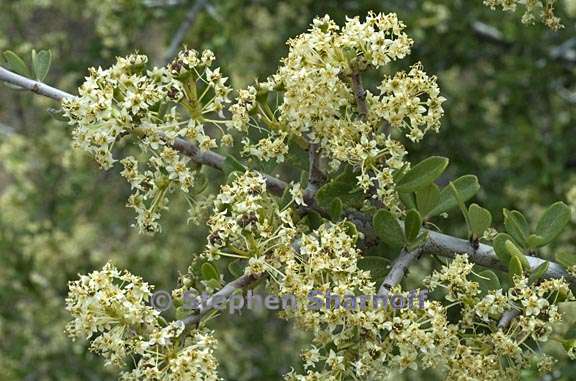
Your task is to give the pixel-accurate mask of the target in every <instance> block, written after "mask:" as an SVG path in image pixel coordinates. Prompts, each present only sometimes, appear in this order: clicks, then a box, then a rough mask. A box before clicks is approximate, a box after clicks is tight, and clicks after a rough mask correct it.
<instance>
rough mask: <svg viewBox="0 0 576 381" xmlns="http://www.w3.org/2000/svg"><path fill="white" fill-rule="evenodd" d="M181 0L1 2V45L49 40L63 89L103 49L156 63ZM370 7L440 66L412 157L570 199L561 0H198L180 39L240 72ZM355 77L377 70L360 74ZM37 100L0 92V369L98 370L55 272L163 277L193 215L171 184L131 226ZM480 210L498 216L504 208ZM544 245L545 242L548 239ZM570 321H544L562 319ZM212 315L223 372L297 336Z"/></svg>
mask: <svg viewBox="0 0 576 381" xmlns="http://www.w3.org/2000/svg"><path fill="white" fill-rule="evenodd" d="M192 5H193V2H192V1H184V0H182V1H168V0H166V1H162V0H158V1H142V0H123V1H112V0H106V1H90V0H80V1H76V0H19V1H10V0H7V1H2V2H1V3H0V50H4V49H11V50H14V51H16V52H18V53H20V54H22V55H23V56H28V55H29V54H30V51H31V50H32V48H36V49H47V48H49V49H51V51H52V52H53V54H54V58H53V61H54V62H57V63H58V64H55V65H53V66H54V69H53V70H52V71H51V73H50V74H49V76H48V78H47V81H48V82H50V83H54V84H56V85H58V86H59V87H61V88H65V89H75V88H76V87H77V86H76V85H77V84H78V83H79V81H81V78H80V76H81V73H85V72H87V68H88V67H90V66H98V65H102V66H106V67H107V66H110V64H111V62H112V60H113V58H114V56H115V55H126V54H128V53H130V52H132V51H133V50H136V49H138V50H140V51H142V52H145V53H147V54H149V55H150V56H151V57H152V58H153V60H154V61H156V62H161V60H162V57H163V54H164V52H165V50H166V47H167V46H168V45H169V42H170V40H171V39H172V37H173V35H174V33H175V31H176V30H177V28H178V26H179V25H180V23H181V22H182V20H183V18H184V15H185V13H186V11H187V9H188V8H190V7H191V6H192ZM370 10H372V11H375V12H390V11H393V12H396V13H398V15H399V18H400V19H402V20H403V21H404V22H405V23H406V25H407V31H408V34H409V35H410V36H412V37H413V38H414V40H415V45H414V47H413V53H412V57H413V58H412V59H414V60H420V61H422V63H423V64H424V66H425V68H426V70H427V71H428V72H429V73H435V74H437V75H438V77H439V85H440V87H441V89H442V94H443V95H444V96H445V97H446V98H447V99H448V100H447V102H446V103H445V104H444V108H445V110H446V114H445V116H444V119H443V128H442V129H441V130H440V133H439V134H438V135H436V136H433V137H431V138H430V139H428V140H427V141H426V142H425V143H423V144H421V145H419V146H418V147H410V150H409V151H410V153H411V157H410V159H411V160H412V161H413V162H417V161H418V159H419V158H421V157H424V155H425V153H429V152H434V153H438V154H442V155H444V156H449V157H450V158H451V162H452V163H453V164H452V165H451V167H450V170H449V172H448V174H447V175H445V178H443V179H441V180H442V181H444V182H447V181H448V180H451V179H453V178H456V177H457V176H459V175H462V174H465V173H475V174H477V175H478V177H479V178H480V181H481V183H482V185H483V192H482V193H481V194H480V195H479V196H478V199H479V200H481V201H482V204H483V205H484V206H486V207H488V209H491V210H498V209H500V208H502V207H507V208H515V209H521V210H524V211H526V212H527V213H526V214H527V215H528V216H529V217H532V218H531V219H532V220H535V218H536V217H537V216H539V215H540V214H541V213H542V210H543V208H544V207H545V206H546V205H549V204H550V203H551V202H552V201H554V200H557V199H561V200H565V201H567V202H568V203H569V204H570V205H571V206H572V207H573V208H575V209H576V176H575V175H574V173H576V172H575V171H576V139H574V133H575V132H576V129H575V128H574V126H575V123H576V113H575V111H574V106H575V104H576V81H575V79H574V78H575V68H576V40H575V39H574V32H575V31H576V27H575V22H574V21H575V20H576V18H575V17H576V2H575V1H573V0H564V1H558V2H557V3H556V10H555V14H556V15H558V16H559V17H560V19H561V22H562V23H563V24H564V25H565V27H564V28H563V29H560V30H558V31H551V30H550V29H548V28H546V26H545V25H542V24H540V23H537V24H535V25H525V24H522V23H521V18H522V13H521V12H517V13H516V14H514V13H510V12H502V11H492V10H490V9H489V8H487V7H485V6H483V5H482V1H480V0H478V1H467V0H425V1H417V0H393V1H385V2H384V1H376V0H366V1H362V0H345V1H336V0H327V1H311V0H294V1H290V2H286V1H253V0H223V1H212V2H210V1H209V2H208V6H207V7H206V8H204V9H203V10H201V11H200V13H199V14H198V16H197V19H196V22H195V23H194V25H193V26H192V28H190V30H189V31H188V33H187V35H186V39H185V43H186V44H187V45H188V46H190V47H192V48H198V49H201V48H210V49H212V50H213V51H214V52H215V54H216V56H217V57H218V64H219V65H220V66H222V69H223V72H225V73H230V75H231V80H232V82H233V83H234V84H235V85H239V86H243V85H246V84H249V83H251V82H252V81H253V80H254V79H255V78H256V77H260V78H262V79H263V78H265V76H266V75H268V74H271V73H273V72H274V71H275V70H276V67H277V63H278V61H279V59H280V58H281V57H284V56H286V53H287V46H286V45H285V44H284V42H285V41H286V40H287V39H288V38H290V37H294V36H295V35H297V34H298V33H301V32H302V31H303V29H304V28H306V26H307V25H309V23H310V21H311V20H312V18H313V17H315V16H321V15H324V14H330V15H331V17H332V18H334V19H335V20H336V21H337V22H339V23H342V22H343V21H344V17H345V15H348V16H353V15H360V16H365V15H366V14H367V12H368V11H370ZM409 63H413V62H408V63H406V62H404V63H403V64H402V65H408V64H409ZM406 67H407V66H405V67H403V69H405V68H406ZM365 83H366V85H367V87H368V88H374V87H375V85H376V83H375V82H371V81H370V79H369V78H368V79H366V80H365ZM51 105H52V104H51V103H50V102H48V101H46V100H43V99H38V98H32V97H29V96H25V95H22V94H15V93H14V92H13V91H12V90H8V89H2V90H1V91H0V122H2V125H0V166H1V168H2V169H1V171H0V192H1V194H0V378H2V379H6V380H18V379H30V380H52V379H58V380H65V379H70V380H75V379H101V378H113V375H112V374H107V373H104V368H103V366H102V364H101V360H99V359H97V358H95V357H94V356H93V355H91V354H90V353H89V352H88V351H87V350H86V349H85V345H84V343H70V341H69V340H68V339H67V338H66V337H65V335H64V331H63V330H64V325H65V323H66V321H67V320H68V316H67V313H66V312H65V310H64V297H65V295H66V291H67V282H68V280H72V279H76V277H77V274H78V273H87V272H90V271H92V270H94V269H99V268H101V267H102V266H103V265H104V263H106V262H107V261H112V262H113V263H114V264H116V265H117V266H119V267H122V268H127V269H129V270H130V271H131V272H133V273H136V274H139V275H140V276H142V277H143V278H144V279H146V280H147V281H149V282H151V283H154V284H156V285H157V287H159V288H162V289H172V288H175V287H176V284H175V282H176V279H177V277H178V272H186V271H187V267H188V265H189V264H190V262H191V256H192V255H193V254H194V253H195V252H198V251H200V250H201V249H202V247H203V245H204V241H203V240H204V237H205V236H206V230H205V228H204V227H203V224H200V225H186V224H184V223H183V221H182V219H181V218H175V217H174V216H175V215H176V214H177V211H179V210H180V211H182V210H186V209H187V208H188V206H187V205H186V203H185V201H184V200H178V201H176V202H177V204H176V205H172V207H171V212H170V213H168V215H167V216H166V217H165V221H164V222H163V224H165V228H164V230H165V231H169V232H170V233H169V234H160V235H156V236H154V237H143V236H141V235H138V234H137V231H136V230H135V229H133V228H130V225H131V224H132V220H133V216H132V213H131V211H130V210H129V209H127V208H125V205H124V204H125V202H126V199H127V197H128V195H129V192H130V190H129V189H128V187H127V185H126V184H125V183H124V182H123V181H122V180H121V179H120V176H119V174H118V173H116V172H106V173H103V172H101V171H99V170H98V169H97V168H96V165H95V164H94V163H93V161H92V160H90V159H88V158H86V157H85V156H84V155H83V154H81V153H80V152H75V151H71V150H70V145H71V142H70V131H69V130H67V129H64V128H63V127H62V123H56V122H54V121H51V120H49V118H47V117H46V114H45V113H43V112H42V111H43V110H45V109H46V108H48V107H50V106H51ZM203 171H205V172H206V175H207V176H208V177H211V176H213V173H212V172H211V170H209V169H206V170H203ZM178 203H179V204H178ZM452 214H454V216H452V215H451V216H450V217H449V219H448V220H446V226H447V227H449V226H452V227H454V226H457V225H456V224H449V223H448V222H449V221H451V219H453V218H455V217H457V216H456V213H452ZM493 217H494V220H495V225H496V226H502V223H503V216H500V215H494V216H493ZM459 226H462V224H459ZM448 229H450V228H448ZM453 230H454V229H453ZM455 230H456V231H453V232H454V233H460V232H461V230H460V231H458V230H457V229H455ZM575 240H576V236H575V235H574V233H573V232H571V231H567V232H565V233H564V234H563V235H562V236H561V237H560V242H559V243H556V244H555V246H552V248H553V249H554V250H555V251H557V250H565V251H574V250H575V249H576V247H575V246H576V245H575V243H576V242H575ZM547 250H548V249H547ZM545 254H547V255H548V256H549V257H548V258H550V259H551V258H552V250H548V251H547V252H545ZM427 266H431V265H430V263H427V262H424V264H422V265H421V266H420V267H419V268H416V269H415V270H414V272H413V274H412V275H411V278H410V281H413V279H412V278H414V279H416V278H418V274H420V275H421V274H424V273H428V272H429V271H424V270H427ZM419 278H422V276H420V277H419ZM414 285H415V286H416V283H414ZM569 323H570V322H569ZM569 323H568V324H566V325H565V326H562V327H559V330H560V332H562V331H564V330H568V329H571V328H570V324H569ZM216 324H217V327H218V328H219V329H217V330H216V332H217V334H218V337H219V338H220V339H221V340H220V348H219V349H218V351H219V359H220V362H221V367H222V371H221V375H222V376H223V377H225V378H226V379H238V380H269V379H277V378H279V377H280V375H281V374H284V373H286V371H288V370H289V369H290V367H292V366H297V363H298V360H297V358H296V356H297V353H298V348H299V346H300V345H301V344H302V343H303V342H305V341H306V338H305V337H299V336H298V334H297V333H295V332H293V331H292V330H290V329H289V327H287V326H286V324H285V323H284V322H280V321H276V320H272V321H271V317H270V316H269V315H268V314H263V315H258V314H256V315H254V316H252V315H249V316H244V317H243V318H241V319H236V320H235V321H234V324H226V322H221V321H220V322H218V323H216ZM553 350H555V351H557V352H558V358H560V363H559V365H558V366H557V367H556V369H557V372H556V373H555V374H552V375H551V376H552V377H557V378H560V379H564V380H570V379H574V377H576V367H575V366H574V364H573V362H570V361H568V360H567V359H565V357H563V356H564V355H563V354H562V353H563V352H562V350H561V348H560V347H559V346H558V347H553ZM562 359H564V360H562ZM419 376H422V377H424V376H423V374H419ZM433 376H434V375H429V374H428V375H426V377H433ZM406 377H408V378H409V379H414V378H416V377H418V376H417V375H415V374H412V373H409V374H408V375H407V376H406ZM525 377H526V379H537V378H536V377H537V376H536V375H533V374H529V373H527V374H525Z"/></svg>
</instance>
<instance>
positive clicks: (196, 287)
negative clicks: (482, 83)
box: [0, 2, 576, 380]
mask: <svg viewBox="0 0 576 381" xmlns="http://www.w3.org/2000/svg"><path fill="white" fill-rule="evenodd" d="M486 3H487V4H488V5H490V6H492V7H495V6H496V5H502V6H503V8H504V9H506V10H508V9H513V7H514V6H515V3H514V4H509V3H506V4H503V3H502V4H501V3H498V2H486ZM536 3H538V4H537V5H535V3H533V2H528V3H526V4H525V5H526V7H527V13H526V14H527V15H528V16H526V15H525V17H524V19H525V20H527V21H531V20H533V18H534V17H543V20H544V22H545V23H546V24H547V25H548V26H550V27H551V28H553V29H554V28H558V25H559V24H558V20H557V19H551V17H552V16H551V13H549V12H551V7H552V4H553V2H548V3H546V6H544V5H543V4H541V2H536ZM538 6H540V7H544V8H543V9H544V11H543V12H544V13H543V14H544V16H542V15H541V14H540V13H538V12H537V10H536V8H537V7H538ZM538 9H540V8H538ZM536 15H538V16H536ZM405 29H406V27H405V25H404V23H402V22H401V21H400V20H399V19H398V17H397V16H396V14H393V13H389V14H381V13H379V14H376V13H369V14H368V15H367V16H366V18H365V19H363V20H362V19H360V18H359V17H354V18H347V19H346V22H345V24H344V25H342V26H339V25H338V24H337V23H336V22H335V21H333V20H332V19H331V18H330V17H329V16H324V17H320V18H316V19H314V21H313V22H312V24H311V26H310V29H309V30H308V31H307V32H306V33H303V34H301V35H298V36H297V37H295V38H293V39H291V40H289V42H288V53H287V56H286V58H284V59H283V60H282V61H281V64H280V67H279V68H278V70H277V71H276V72H275V74H273V75H271V76H270V77H268V78H267V79H266V80H264V81H260V82H258V81H257V82H256V83H255V84H253V85H251V86H248V87H246V88H244V89H233V88H232V86H231V85H229V84H228V78H227V77H226V76H225V75H224V74H222V73H221V70H220V68H218V67H215V66H214V62H215V57H214V54H213V53H212V52H211V51H210V50H204V51H203V52H198V51H196V50H193V49H184V50H182V51H181V52H180V53H179V54H178V55H177V56H176V57H175V58H174V59H173V60H172V61H171V62H170V63H169V64H167V65H166V66H164V67H156V66H153V65H150V64H149V62H148V61H149V59H148V57H147V56H146V55H140V54H133V55H130V56H127V57H124V58H118V59H117V60H116V63H115V64H114V65H113V66H112V67H110V68H109V69H102V68H92V69H90V70H89V75H88V77H86V80H85V82H84V83H83V84H82V85H81V86H80V88H79V90H78V96H77V97H76V96H65V97H63V99H62V109H63V115H64V117H65V118H66V119H67V120H68V122H69V124H70V125H73V126H74V131H73V133H72V135H73V140H74V145H75V146H76V147H77V148H80V149H81V150H83V151H85V152H86V153H87V154H89V155H90V156H92V157H93V158H94V159H95V160H96V162H97V163H98V164H99V165H100V166H101V167H102V169H104V170H110V169H111V168H113V167H114V166H115V165H116V163H117V162H120V164H121V166H122V170H121V173H120V174H121V176H122V177H124V178H125V179H126V180H127V182H128V183H129V186H130V188H131V190H132V194H131V195H130V196H129V198H128V203H127V204H128V206H129V207H130V208H132V209H134V210H135V212H136V225H137V227H138V230H139V232H141V233H147V234H155V233H161V219H162V217H163V216H162V214H163V212H164V213H165V212H166V211H167V210H169V209H172V210H174V209H177V210H180V208H179V207H180V206H181V205H182V204H179V203H178V199H179V197H180V198H183V199H184V200H185V201H186V203H187V204H188V206H189V210H188V221H189V222H194V223H196V224H198V225H202V224H205V225H206V226H207V229H208V232H207V236H206V244H205V245H204V248H203V250H202V251H201V252H200V253H198V254H197V255H195V256H194V257H192V258H190V261H191V266H190V268H189V271H188V273H186V274H181V275H180V277H179V287H178V288H176V289H175V290H174V291H173V292H172V298H173V300H174V303H175V307H176V308H175V317H174V318H173V319H172V318H171V317H169V316H168V314H162V313H161V312H160V311H159V310H156V309H155V308H154V305H153V298H154V295H155V294H153V289H154V287H153V286H152V285H150V284H148V283H146V282H145V281H144V280H143V279H142V278H141V277H138V276H136V275H133V274H131V273H130V272H128V271H120V270H118V269H117V268H116V267H115V266H113V265H112V264H110V263H108V264H106V265H105V266H104V268H103V269H102V270H96V271H93V272H91V273H90V274H89V275H81V276H80V279H79V280H76V281H73V282H71V283H70V284H69V293H68V297H67V299H66V309H67V310H68V312H69V313H70V315H71V316H72V321H71V322H70V323H69V324H68V326H67V330H66V331H67V333H68V335H69V336H71V337H72V338H73V339H82V340H88V341H90V342H91V344H90V350H91V351H92V352H94V353H96V354H98V355H100V356H101V357H103V358H104V360H105V366H107V367H110V368H113V369H115V370H118V371H119V373H120V378H121V379H126V380H141V379H145V380H189V379H198V380H217V379H219V376H218V372H217V368H218V361H217V358H216V355H215V353H216V346H217V340H216V338H215V333H214V332H213V331H212V330H211V329H210V328H209V322H210V321H211V320H212V319H213V318H215V317H216V315H217V313H215V309H216V307H215V304H216V301H215V297H216V296H219V297H223V298H224V299H225V300H226V299H228V298H230V297H231V296H232V295H233V294H234V293H236V292H242V291H243V290H245V289H248V288H251V287H258V286H262V287H263V288H265V289H267V290H268V291H271V292H274V293H276V294H277V295H279V296H288V295H295V296H296V297H297V298H298V299H299V300H302V301H303V300H306V299H307V298H308V297H309V295H310V292H311V291H312V290H319V291H321V292H323V293H331V294H334V295H338V296H340V297H342V298H343V299H344V298H345V297H354V296H358V295H374V294H376V295H380V296H383V297H386V295H388V294H389V293H390V292H395V293H396V294H405V295H406V296H407V297H408V298H410V297H411V296H410V294H409V292H408V291H407V290H406V289H404V288H403V286H402V285H401V281H402V279H403V277H404V276H405V275H406V272H407V269H408V267H409V266H410V265H411V264H412V263H413V262H416V261H417V260H419V259H420V258H421V257H422V256H425V255H428V256H434V257H438V256H443V257H448V258H450V259H451V261H450V262H449V263H443V262H442V265H441V266H440V267H438V268H436V269H432V271H431V274H430V275H429V276H427V277H425V279H424V281H423V282H422V283H421V284H420V285H419V287H424V286H425V287H427V288H428V290H429V291H430V292H431V299H430V300H428V301H426V302H425V303H423V305H422V306H421V308H418V309H411V308H401V309H395V308H394V309H392V308H384V309H380V308H375V307H376V306H374V305H370V304H369V305H368V306H367V308H365V309H352V310H350V309H344V308H326V309H320V310H312V309H310V308H307V306H306V303H302V302H301V303H299V304H298V307H297V308H295V309H289V310H285V311H282V312H281V313H279V315H280V317H282V318H284V319H286V320H288V321H291V322H293V323H294V325H295V326H296V327H298V328H299V329H302V330H304V331H306V332H308V333H309V334H310V343H309V345H308V346H307V347H306V348H305V349H304V350H303V351H302V354H301V355H302V360H303V362H302V366H301V367H299V368H298V369H292V370H290V371H287V372H285V378H286V379H287V380H344V379H346V380H347V379H382V378H385V377H390V376H394V375H395V374H396V373H397V372H403V371H408V370H409V369H410V370H423V369H429V368H434V369H437V370H438V371H439V372H442V374H443V375H444V377H446V379H450V380H451V379H456V380H490V379H494V380H499V379H503V378H509V377H510V378H512V379H517V378H519V377H520V374H521V372H522V371H523V370H525V369H528V368H536V369H538V371H540V372H541V373H549V372H551V371H552V366H553V363H554V359H553V357H551V356H550V355H549V354H547V353H546V352H545V351H544V350H543V349H542V347H541V345H542V343H545V342H547V341H548V340H550V339H557V340H558V341H559V342H560V343H561V344H562V345H563V346H564V349H565V350H566V353H567V355H568V356H569V357H570V358H572V359H573V358H574V357H575V349H574V348H575V347H576V341H575V340H571V339H569V338H555V337H554V335H553V330H554V328H555V325H556V324H557V323H558V322H561V321H562V320H563V313H562V311H561V308H562V306H563V305H565V304H569V303H571V302H574V301H575V299H574V295H573V292H572V290H571V287H574V286H575V285H576V278H575V276H576V275H575V272H576V271H575V270H574V269H575V268H576V256H574V255H571V254H566V253H562V254H558V255H556V256H555V261H546V260H543V259H542V258H540V257H539V256H538V255H537V254H539V250H542V248H544V247H546V246H548V245H550V244H551V243H552V242H554V241H555V240H556V239H557V238H558V237H559V235H560V234H561V233H562V231H563V229H564V228H565V227H566V225H567V224H568V223H569V221H570V219H571V213H570V208H569V207H568V206H567V205H566V204H564V203H562V202H557V203H554V204H552V205H551V206H550V207H548V208H547V209H546V210H544V211H543V212H542V213H541V214H540V218H539V219H538V221H535V223H534V224H531V223H529V222H528V221H527V219H526V217H525V216H524V215H523V214H522V213H520V212H519V211H516V210H508V209H504V210H503V217H504V229H503V230H502V231H500V232H498V231H496V230H495V229H494V228H493V227H492V225H493V224H492V214H491V213H490V211H488V210H487V209H485V208H483V207H481V206H480V205H478V204H476V203H469V200H470V199H472V198H473V197H474V196H475V195H476V194H477V192H478V191H479V188H480V186H479V184H478V179H477V178H476V177H475V176H473V175H467V176H462V177H460V178H457V179H454V180H452V181H447V185H445V186H444V187H442V188H441V187H440V186H439V185H438V184H440V183H443V182H444V183H446V181H441V177H442V176H447V175H448V173H445V170H446V168H447V166H448V159H446V158H444V157H439V156H430V157H428V158H426V159H424V160H422V161H420V162H418V163H411V162H409V161H408V159H407V153H408V148H407V147H410V146H411V145H413V144H416V143H419V142H421V141H422V140H423V139H424V137H425V136H427V134H428V133H431V132H434V133H437V132H438V131H439V129H440V125H441V119H442V116H443V114H444V110H443V103H444V102H445V101H446V98H444V97H443V96H442V95H441V91H440V88H439V85H438V80H437V78H436V77H435V76H433V75H429V74H427V73H426V72H425V71H424V68H423V65H422V64H421V63H414V64H412V65H408V64H406V65H405V66H407V67H406V70H400V69H397V65H401V64H402V63H401V61H402V60H404V59H406V58H407V57H408V56H409V55H410V53H411V49H412V45H413V40H412V39H411V38H410V37H409V36H408V34H407V33H406V32H405ZM365 83H366V85H365ZM36 86H38V85H37V84H36ZM33 90H35V91H42V90H41V89H40V90H38V88H34V89H33ZM1 153H2V152H0V154H1ZM234 155H241V156H242V158H241V159H240V160H239V159H237V158H236V157H235V156H234ZM7 156H10V155H7ZM299 161H300V162H304V165H301V164H298V162H299ZM269 162H272V163H273V164H277V165H280V164H283V163H284V164H287V165H289V166H290V165H293V166H294V168H296V169H298V170H301V171H302V172H303V175H302V176H300V177H299V178H296V177H297V176H295V175H294V174H293V173H290V172H289V171H287V172H288V173H281V174H280V175H278V177H276V176H272V175H271V174H266V171H265V168H266V166H267V165H268V164H269ZM10 164H11V163H8V165H7V166H8V167H10ZM17 164H18V163H16V164H15V165H12V168H11V169H12V171H13V172H15V173H16V174H22V173H24V172H25V171H26V170H27V168H19V167H18V166H17ZM207 167H211V168H213V169H216V170H218V171H221V172H223V173H224V175H225V176H223V178H222V181H221V184H219V187H218V189H219V191H217V192H216V194H211V193H210V191H209V190H208V185H207V183H208V174H207V173H206V171H205V168H207ZM268 168H269V166H268ZM280 177H285V178H286V179H287V180H286V181H284V180H282V179H280ZM467 203H468V204H467ZM452 209H457V210H459V212H460V213H461V214H462V216H463V219H464V222H465V226H466V229H467V233H468V234H467V237H466V238H467V239H464V240H462V239H458V238H454V237H451V236H446V235H444V234H442V233H439V232H438V231H437V230H439V229H438V228H437V227H436V225H435V224H434V221H436V220H435V219H437V218H438V217H439V216H443V215H446V213H447V211H451V210H452ZM488 244H491V246H489V245H488ZM387 260H392V263H391V265H389V266H388V261H387ZM482 266H483V267H489V268H492V269H494V270H496V271H501V272H503V273H504V272H507V273H508V276H504V275H498V274H496V273H495V272H493V271H492V270H481V269H480V268H479V267H482ZM383 270H387V271H384V273H383ZM230 279H232V280H231V281H230ZM203 292H209V293H211V294H214V296H213V298H211V299H209V300H208V302H207V304H204V305H202V306H200V307H198V306H197V308H194V309H193V310H192V311H190V310H187V309H186V308H184V307H185V303H186V300H185V299H186V295H189V294H190V293H191V294H192V295H193V296H194V297H196V296H199V295H200V294H202V293H203ZM412 297H413V295H412Z"/></svg>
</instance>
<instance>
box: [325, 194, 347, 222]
mask: <svg viewBox="0 0 576 381" xmlns="http://www.w3.org/2000/svg"><path fill="white" fill-rule="evenodd" d="M343 207H344V206H343V204H342V200H340V198H339V197H336V198H335V199H334V200H332V202H331V203H330V208H329V209H328V214H329V215H330V218H332V219H333V220H338V219H339V218H340V215H341V214H342V209H343Z"/></svg>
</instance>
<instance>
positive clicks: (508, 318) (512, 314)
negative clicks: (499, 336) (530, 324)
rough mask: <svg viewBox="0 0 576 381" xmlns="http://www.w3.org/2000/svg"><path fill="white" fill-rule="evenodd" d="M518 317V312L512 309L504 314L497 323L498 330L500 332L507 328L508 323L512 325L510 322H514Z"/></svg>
mask: <svg viewBox="0 0 576 381" xmlns="http://www.w3.org/2000/svg"><path fill="white" fill-rule="evenodd" d="M518 315H520V311H518V310H514V309H511V310H508V311H506V312H504V313H503V314H502V317H501V318H500V321H499V322H498V328H500V329H502V330H504V329H506V328H508V326H509V325H510V323H512V320H514V319H515V318H516V317H517V316H518Z"/></svg>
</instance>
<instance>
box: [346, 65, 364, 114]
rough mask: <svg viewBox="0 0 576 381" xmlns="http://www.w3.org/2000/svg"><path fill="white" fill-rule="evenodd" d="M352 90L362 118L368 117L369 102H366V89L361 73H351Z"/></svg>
mask: <svg viewBox="0 0 576 381" xmlns="http://www.w3.org/2000/svg"><path fill="white" fill-rule="evenodd" d="M350 79H351V82H352V92H353V93H354V99H356V107H358V114H360V118H362V120H366V118H367V117H368V104H367V103H366V90H365V89H364V85H363V84H362V76H361V75H360V73H357V72H354V73H352V75H351V78H350Z"/></svg>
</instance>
